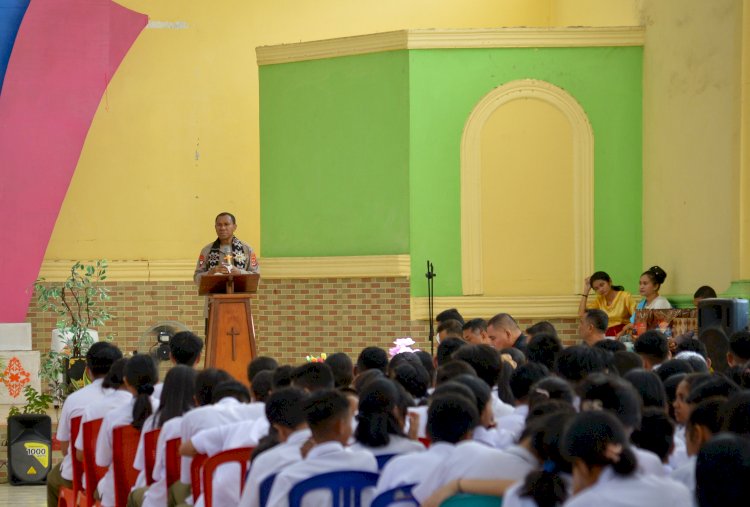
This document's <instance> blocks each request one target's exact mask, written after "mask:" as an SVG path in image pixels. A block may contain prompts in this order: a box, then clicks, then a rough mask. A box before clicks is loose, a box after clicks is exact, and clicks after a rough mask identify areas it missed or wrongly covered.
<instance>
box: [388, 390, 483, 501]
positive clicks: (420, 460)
mask: <svg viewBox="0 0 750 507" xmlns="http://www.w3.org/2000/svg"><path fill="white" fill-rule="evenodd" d="M451 384H453V383H452V382H447V383H446V384H443V385H442V386H441V387H442V388H441V387H439V388H437V389H436V394H435V395H433V397H432V400H431V401H430V406H429V409H428V415H427V432H428V434H429V436H430V440H431V441H432V443H431V444H430V447H429V448H428V449H427V450H426V451H424V452H414V453H410V454H404V455H401V456H396V457H395V458H393V459H392V460H390V461H389V462H388V463H387V464H386V465H385V467H384V468H383V470H382V471H381V473H380V478H379V479H378V485H377V487H376V488H375V493H374V496H377V495H379V494H380V493H383V492H385V491H388V490H389V489H393V488H395V487H398V486H403V485H405V484H420V483H421V482H422V481H423V480H425V479H426V478H427V477H430V476H431V475H432V474H433V473H434V472H435V469H436V468H437V467H439V466H440V464H441V463H442V462H443V460H444V459H446V458H447V457H448V456H449V455H450V453H451V452H453V449H454V445H455V444H456V443H458V442H460V441H461V440H464V439H466V438H467V437H468V435H471V430H472V428H474V427H475V426H476V425H477V423H478V422H479V413H478V412H477V409H476V404H475V402H474V401H473V400H471V399H470V398H469V397H468V396H470V395H471V393H468V394H467V395H466V396H464V395H460V394H456V392H460V390H448V389H450V387H451V386H450V385H451ZM446 386H448V389H446ZM458 388H463V386H461V385H459V386H458Z"/></svg>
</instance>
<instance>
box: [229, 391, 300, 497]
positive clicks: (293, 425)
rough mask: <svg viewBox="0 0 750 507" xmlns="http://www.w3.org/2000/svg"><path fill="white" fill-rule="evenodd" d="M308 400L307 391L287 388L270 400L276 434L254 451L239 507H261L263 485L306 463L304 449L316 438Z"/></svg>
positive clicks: (268, 407)
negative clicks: (307, 413) (307, 410)
mask: <svg viewBox="0 0 750 507" xmlns="http://www.w3.org/2000/svg"><path fill="white" fill-rule="evenodd" d="M307 398H308V394H307V393H305V391H303V390H301V389H297V388H295V387H286V388H282V389H279V390H277V391H274V392H273V393H272V394H271V396H269V398H268V400H266V417H267V419H268V420H269V421H270V423H271V426H272V427H273V428H274V432H273V433H274V434H273V436H271V435H269V436H268V437H267V438H266V439H265V441H262V442H260V443H259V444H258V446H257V447H256V448H255V450H254V451H253V456H252V462H251V464H250V473H249V474H248V476H247V481H246V482H245V489H244V490H243V492H242V497H241V498H240V502H239V504H238V505H239V507H260V486H261V484H262V483H263V482H264V481H265V480H266V479H268V478H269V477H271V476H274V475H276V474H277V473H279V472H280V471H281V470H284V469H285V468H286V467H288V466H289V465H291V464H293V463H297V462H299V461H302V451H301V449H302V446H303V445H304V444H305V443H306V442H308V440H310V438H311V436H312V433H311V432H310V429H309V428H308V427H307V419H306V418H305V411H304V404H305V403H306V401H307Z"/></svg>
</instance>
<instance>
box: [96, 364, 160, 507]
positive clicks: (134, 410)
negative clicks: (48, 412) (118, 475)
mask: <svg viewBox="0 0 750 507" xmlns="http://www.w3.org/2000/svg"><path fill="white" fill-rule="evenodd" d="M158 380H159V373H158V371H157V369H156V364H155V363H154V360H153V359H152V358H151V356H149V355H148V354H138V355H135V356H133V357H132V358H130V359H129V360H128V363H127V365H126V366H125V386H126V387H127V389H128V390H129V391H130V393H131V394H132V395H133V398H132V401H131V403H129V404H127V405H123V406H121V407H119V408H116V409H114V410H112V411H111V412H109V413H108V414H107V415H106V416H104V421H102V427H101V429H100V430H99V437H98V438H97V440H96V464H97V465H98V466H100V467H108V470H107V473H106V474H105V475H104V477H103V478H102V480H101V481H99V484H98V485H97V491H98V492H99V496H100V498H101V504H102V506H103V507H114V505H115V491H114V490H115V488H114V470H113V468H112V432H113V430H114V429H115V428H117V427H118V426H124V425H128V424H130V425H132V426H133V427H134V428H136V429H137V430H139V431H140V430H141V429H142V428H143V424H144V423H145V422H146V419H148V417H149V416H150V415H151V414H153V413H154V410H155V409H156V408H158V404H156V403H154V401H153V400H152V398H151V395H152V394H153V393H154V384H156V382H158ZM154 405H156V406H154Z"/></svg>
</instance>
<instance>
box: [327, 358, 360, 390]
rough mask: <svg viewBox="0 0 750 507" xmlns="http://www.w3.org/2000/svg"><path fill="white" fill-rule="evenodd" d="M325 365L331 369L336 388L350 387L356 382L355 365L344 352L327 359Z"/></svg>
mask: <svg viewBox="0 0 750 507" xmlns="http://www.w3.org/2000/svg"><path fill="white" fill-rule="evenodd" d="M325 363H326V364H327V365H328V366H330V367H331V371H332V372H333V381H334V384H335V385H336V387H349V386H350V385H352V382H353V381H354V363H352V359H351V358H350V357H349V356H348V355H347V354H346V353H344V352H335V353H333V354H331V355H330V356H328V357H326V359H325Z"/></svg>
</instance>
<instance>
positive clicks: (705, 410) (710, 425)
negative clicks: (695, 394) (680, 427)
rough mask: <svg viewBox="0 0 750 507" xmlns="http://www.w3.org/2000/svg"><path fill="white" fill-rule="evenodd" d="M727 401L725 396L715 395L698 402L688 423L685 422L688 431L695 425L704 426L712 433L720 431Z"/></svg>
mask: <svg viewBox="0 0 750 507" xmlns="http://www.w3.org/2000/svg"><path fill="white" fill-rule="evenodd" d="M726 402H727V400H725V399H724V398H720V397H718V396H715V397H713V398H708V399H706V400H703V401H701V402H700V403H698V404H697V405H696V406H694V407H693V409H692V410H691V411H690V415H689V416H688V420H687V423H686V424H685V427H686V431H691V429H693V428H695V426H704V427H706V428H707V429H708V431H710V432H711V434H712V435H716V434H717V433H719V432H720V431H721V425H722V423H723V415H724V405H725V404H726Z"/></svg>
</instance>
